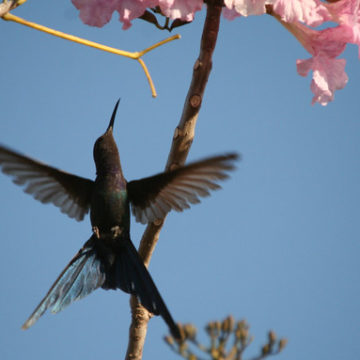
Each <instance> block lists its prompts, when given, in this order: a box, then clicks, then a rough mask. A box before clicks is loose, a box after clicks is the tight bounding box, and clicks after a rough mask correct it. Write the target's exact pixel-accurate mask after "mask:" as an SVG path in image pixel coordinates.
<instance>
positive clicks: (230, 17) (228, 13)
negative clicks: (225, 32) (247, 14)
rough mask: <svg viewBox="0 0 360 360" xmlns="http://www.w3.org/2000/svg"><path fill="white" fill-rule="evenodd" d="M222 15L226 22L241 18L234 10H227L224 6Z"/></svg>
mask: <svg viewBox="0 0 360 360" xmlns="http://www.w3.org/2000/svg"><path fill="white" fill-rule="evenodd" d="M222 14H223V16H224V18H225V19H227V20H234V19H235V18H237V17H239V16H241V15H240V14H239V13H238V12H237V11H236V10H235V9H228V8H227V7H226V6H225V7H224V8H223V11H222Z"/></svg>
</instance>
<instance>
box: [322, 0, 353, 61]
mask: <svg viewBox="0 0 360 360" xmlns="http://www.w3.org/2000/svg"><path fill="white" fill-rule="evenodd" d="M326 6H327V8H328V9H329V12H330V13H331V15H332V19H333V21H335V22H337V23H339V24H340V25H341V26H342V27H343V29H345V31H346V32H347V34H348V33H349V32H350V33H351V35H350V36H349V39H348V42H351V43H354V44H357V45H358V46H359V47H360V0H347V1H338V2H335V3H332V4H327V5H326ZM359 57H360V48H359Z"/></svg>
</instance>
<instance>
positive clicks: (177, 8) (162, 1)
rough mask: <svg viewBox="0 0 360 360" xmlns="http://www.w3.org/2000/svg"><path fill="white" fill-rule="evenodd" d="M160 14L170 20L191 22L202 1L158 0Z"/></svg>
mask: <svg viewBox="0 0 360 360" xmlns="http://www.w3.org/2000/svg"><path fill="white" fill-rule="evenodd" d="M158 3H159V6H160V9H161V11H162V13H163V14H164V15H165V16H167V17H169V18H170V19H181V20H183V21H193V20H194V14H195V12H196V11H199V10H201V8H202V6H203V3H204V2H203V0H159V1H158Z"/></svg>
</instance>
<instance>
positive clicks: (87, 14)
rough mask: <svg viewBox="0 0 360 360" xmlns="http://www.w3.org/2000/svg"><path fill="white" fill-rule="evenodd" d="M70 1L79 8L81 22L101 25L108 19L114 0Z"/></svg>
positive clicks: (112, 9) (113, 6)
mask: <svg viewBox="0 0 360 360" xmlns="http://www.w3.org/2000/svg"><path fill="white" fill-rule="evenodd" d="M72 3H73V4H74V6H75V7H76V8H77V9H78V10H80V15H79V16H80V19H81V20H82V21H83V23H85V24H87V25H90V26H98V27H102V26H104V25H105V24H107V23H108V22H109V21H110V19H111V16H112V14H113V12H114V10H115V3H116V0H72Z"/></svg>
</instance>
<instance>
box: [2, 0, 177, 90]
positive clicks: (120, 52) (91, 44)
mask: <svg viewBox="0 0 360 360" xmlns="http://www.w3.org/2000/svg"><path fill="white" fill-rule="evenodd" d="M24 1H26V0H19V1H18V2H17V3H13V2H11V4H12V5H11V6H10V5H8V6H7V7H4V6H3V7H2V8H0V14H1V17H2V18H3V20H6V21H14V22H16V23H18V24H21V25H24V26H28V27H30V28H32V29H35V30H39V31H43V32H45V33H47V34H50V35H53V36H57V37H59V38H62V39H65V40H69V41H73V42H75V43H78V44H82V45H85V46H89V47H93V48H95V49H98V50H102V51H106V52H109V53H112V54H116V55H120V56H125V57H128V58H130V59H133V60H137V61H138V62H139V64H140V65H141V67H142V68H143V70H144V73H145V76H146V78H147V80H148V83H149V86H150V89H151V94H152V96H153V97H156V96H157V95H156V90H155V86H154V83H153V81H152V79H151V76H150V73H149V70H148V69H147V67H146V65H145V62H144V61H143V60H142V59H141V57H142V56H143V55H145V54H146V53H148V52H149V51H151V50H153V49H156V48H157V47H159V46H161V45H163V44H166V43H168V42H170V41H173V40H176V39H180V35H173V36H171V37H169V38H167V39H165V40H162V41H159V42H158V43H156V44H154V45H151V46H150V47H148V48H146V49H144V50H142V51H136V52H130V51H124V50H120V49H116V48H113V47H110V46H106V45H102V44H99V43H96V42H94V41H90V40H86V39H82V38H80V37H78V36H74V35H70V34H66V33H63V32H61V31H57V30H54V29H52V28H49V27H46V26H43V25H40V24H37V23H34V22H31V21H27V20H25V19H22V18H21V17H19V16H15V15H13V14H10V13H9V12H8V11H9V9H11V8H14V7H16V6H17V5H18V4H20V3H22V2H24ZM5 4H8V3H5ZM1 5H3V4H1Z"/></svg>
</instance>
